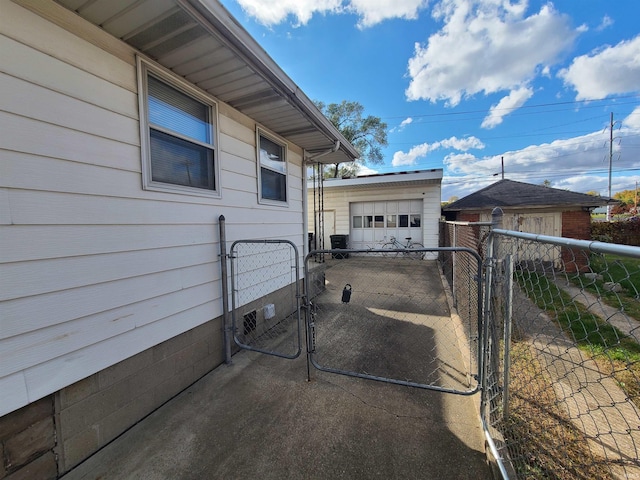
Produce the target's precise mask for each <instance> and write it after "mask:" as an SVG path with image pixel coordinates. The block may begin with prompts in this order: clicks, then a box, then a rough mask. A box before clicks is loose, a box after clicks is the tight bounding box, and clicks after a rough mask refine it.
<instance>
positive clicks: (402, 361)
mask: <svg viewBox="0 0 640 480" xmlns="http://www.w3.org/2000/svg"><path fill="white" fill-rule="evenodd" d="M420 251H422V252H424V254H425V258H426V259H425V260H421V259H420V257H421V256H416V255H409V254H407V255H405V253H407V252H406V251H405V250H402V249H399V250H396V251H394V253H397V255H395V256H394V255H391V256H390V255H389V254H388V253H389V252H388V251H386V250H375V249H370V250H323V251H313V252H311V253H310V254H309V255H307V257H306V259H305V289H306V292H305V296H306V307H307V308H306V317H307V318H306V324H307V339H308V346H307V349H308V352H309V354H308V357H309V361H310V363H311V364H313V366H314V367H315V368H317V369H319V370H321V371H325V372H330V373H338V374H342V375H348V376H353V377H359V378H365V379H371V380H378V381H382V382H387V383H393V384H398V385H405V386H410V387H417V388H423V389H429V390H437V391H441V392H446V393H454V394H460V395H471V394H474V393H476V392H478V391H479V388H480V385H479V380H478V379H479V371H480V370H479V364H480V363H481V357H480V354H479V351H480V348H479V344H480V342H479V341H478V339H477V338H475V339H474V338H470V335H473V332H476V333H477V332H479V331H481V330H480V329H479V325H480V318H481V308H479V307H480V305H481V283H480V279H481V260H480V257H479V255H478V254H477V253H476V252H474V251H473V250H471V249H467V248H425V249H420ZM443 253H447V255H442V254H443ZM438 257H440V261H438V260H436V258H438ZM454 257H463V258H464V261H463V262H459V263H460V264H464V265H468V268H469V269H470V271H469V275H468V278H469V282H470V283H473V284H474V285H473V288H469V292H472V293H470V298H469V299H467V300H468V301H469V302H476V307H477V308H476V309H475V310H476V311H477V315H476V316H475V318H468V317H467V318H463V317H460V316H458V315H457V314H456V312H455V311H451V310H450V307H449V305H450V304H451V303H452V302H451V300H450V299H447V295H448V289H447V287H445V282H446V280H444V277H443V275H442V271H443V270H444V271H446V268H445V266H444V265H443V264H442V261H444V262H451V261H452V259H453V258H454Z"/></svg>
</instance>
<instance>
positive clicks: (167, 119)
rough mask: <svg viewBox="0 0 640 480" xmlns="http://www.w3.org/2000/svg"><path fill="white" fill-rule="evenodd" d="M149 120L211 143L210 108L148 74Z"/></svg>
mask: <svg viewBox="0 0 640 480" xmlns="http://www.w3.org/2000/svg"><path fill="white" fill-rule="evenodd" d="M148 79H149V122H150V123H152V124H155V125H157V126H160V127H163V128H166V129H169V130H173V131H174V132H177V133H179V134H181V135H184V136H186V137H190V138H193V139H195V140H198V141H200V142H203V143H209V144H212V140H211V120H210V119H209V111H210V108H209V106H208V105H205V104H203V103H201V102H198V101H197V100H195V99H193V98H191V97H189V96H188V95H185V94H184V93H182V92H179V91H178V90H176V89H175V88H173V87H170V86H169V85H167V84H165V83H163V82H161V81H160V80H158V79H156V78H154V77H152V76H149V77H148Z"/></svg>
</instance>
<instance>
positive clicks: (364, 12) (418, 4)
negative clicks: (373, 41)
mask: <svg viewBox="0 0 640 480" xmlns="http://www.w3.org/2000/svg"><path fill="white" fill-rule="evenodd" d="M427 4H428V0H351V1H350V2H349V5H350V6H349V10H352V11H355V12H356V13H357V14H358V15H359V16H360V21H359V22H358V27H360V28H365V27H371V26H372V25H375V24H377V23H380V22H382V21H384V20H387V19H390V18H403V19H406V20H414V19H416V18H418V11H419V10H420V9H421V8H425V7H426V6H427Z"/></svg>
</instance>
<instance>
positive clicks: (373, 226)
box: [349, 199, 422, 249]
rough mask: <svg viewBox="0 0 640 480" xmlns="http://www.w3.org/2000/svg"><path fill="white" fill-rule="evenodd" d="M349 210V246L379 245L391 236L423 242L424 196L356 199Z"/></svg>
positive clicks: (400, 240)
mask: <svg viewBox="0 0 640 480" xmlns="http://www.w3.org/2000/svg"><path fill="white" fill-rule="evenodd" d="M350 212H351V215H350V216H351V218H350V221H351V229H350V230H351V231H350V235H349V247H350V248H354V249H366V248H379V247H380V246H381V245H382V244H383V243H384V242H387V241H389V239H390V238H391V237H396V238H397V239H398V241H399V242H402V243H405V242H406V240H405V238H406V237H411V241H413V242H420V243H422V199H419V200H391V201H384V202H357V203H352V204H351V206H350Z"/></svg>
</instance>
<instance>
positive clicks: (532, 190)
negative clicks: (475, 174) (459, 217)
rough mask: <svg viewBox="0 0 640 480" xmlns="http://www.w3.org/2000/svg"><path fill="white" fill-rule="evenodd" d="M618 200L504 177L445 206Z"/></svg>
mask: <svg viewBox="0 0 640 480" xmlns="http://www.w3.org/2000/svg"><path fill="white" fill-rule="evenodd" d="M610 203H617V201H615V200H613V199H610V198H607V197H599V196H594V195H587V194H586V193H577V192H570V191H568V190H560V189H558V188H551V187H545V186H543V185H532V184H530V183H523V182H516V181H514V180H500V181H498V182H496V183H493V184H491V185H489V186H488V187H485V188H483V189H481V190H478V191H477V192H475V193H472V194H470V195H467V196H466V197H464V198H461V199H459V200H456V201H455V202H452V203H450V204H449V205H447V206H445V207H443V209H442V210H443V211H447V212H457V211H461V210H486V209H492V208H493V207H514V208H517V207H520V208H525V207H526V208H533V207H538V208H540V207H560V206H564V207H568V206H580V207H599V206H603V205H607V204H610Z"/></svg>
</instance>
